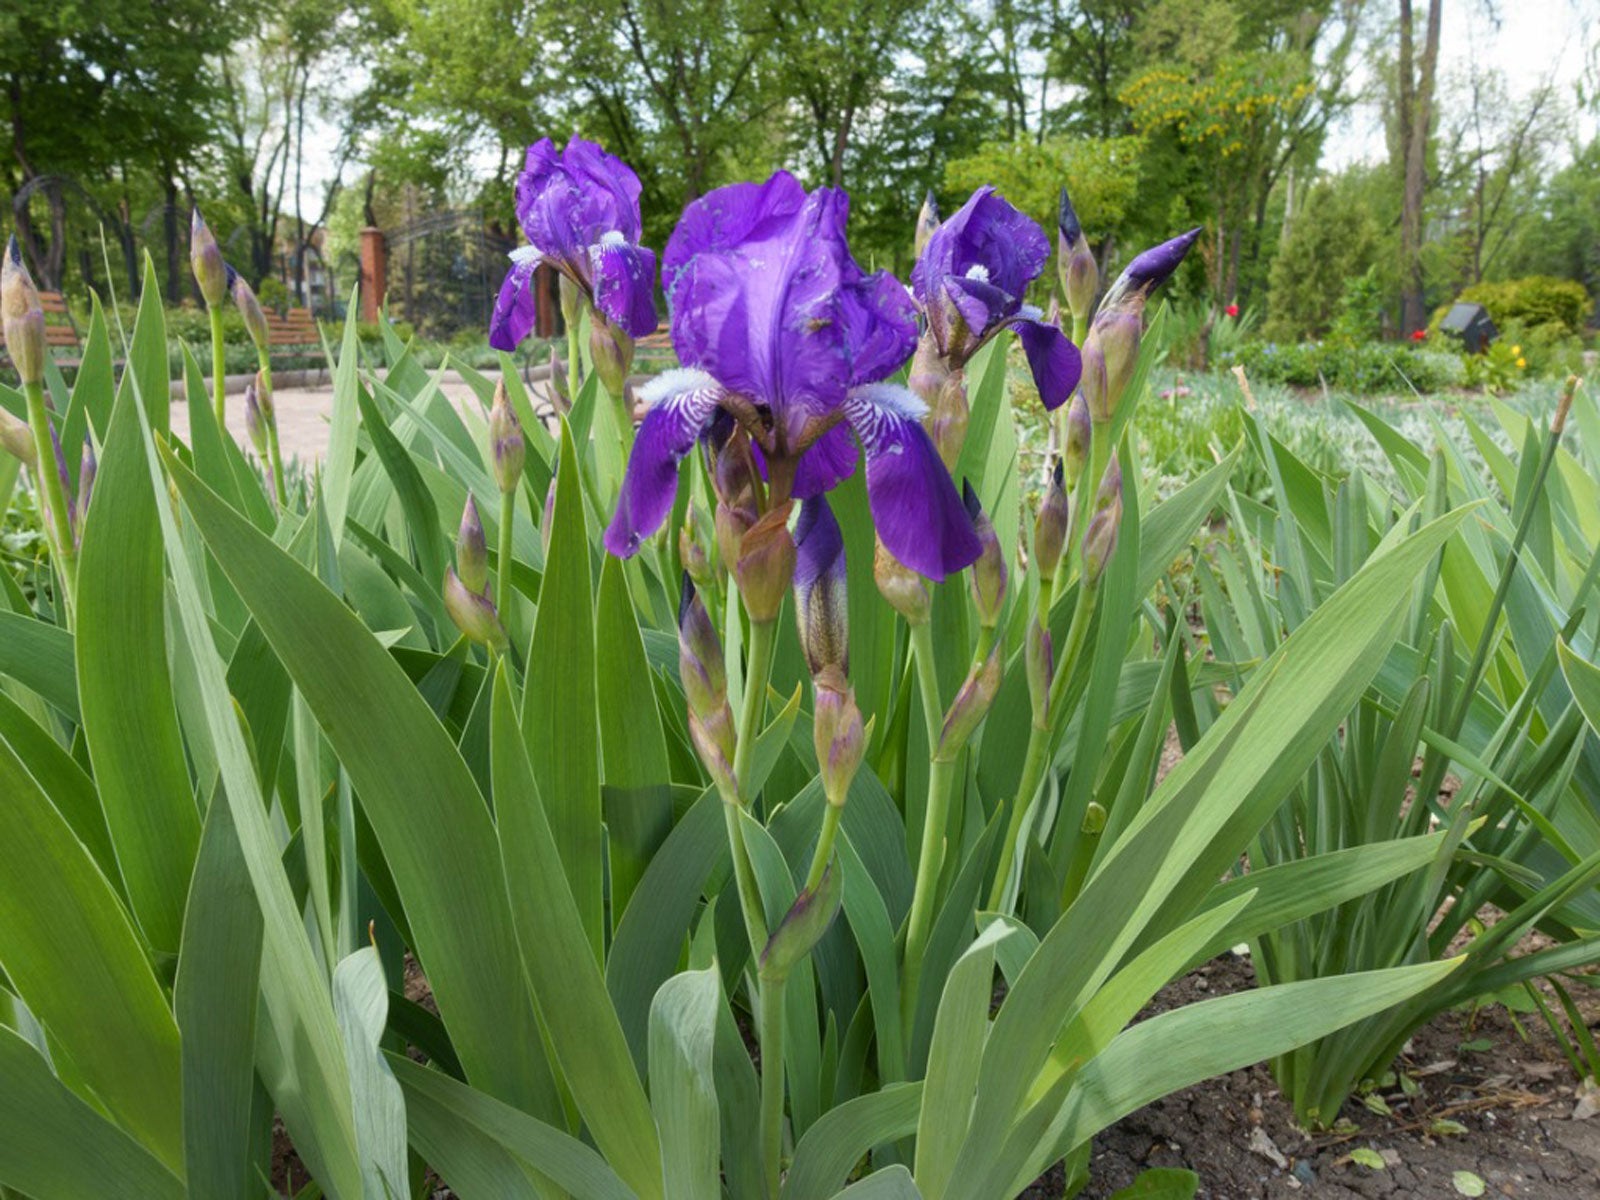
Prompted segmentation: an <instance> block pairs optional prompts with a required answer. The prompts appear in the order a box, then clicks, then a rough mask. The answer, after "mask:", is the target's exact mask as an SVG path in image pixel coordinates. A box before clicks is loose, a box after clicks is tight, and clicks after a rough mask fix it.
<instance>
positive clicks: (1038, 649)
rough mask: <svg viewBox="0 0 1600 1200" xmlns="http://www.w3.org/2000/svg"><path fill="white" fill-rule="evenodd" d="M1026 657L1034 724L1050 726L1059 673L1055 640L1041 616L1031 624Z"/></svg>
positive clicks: (1038, 726)
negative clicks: (1053, 688)
mask: <svg viewBox="0 0 1600 1200" xmlns="http://www.w3.org/2000/svg"><path fill="white" fill-rule="evenodd" d="M1022 657H1023V665H1024V667H1025V668H1026V669H1027V673H1028V696H1029V697H1030V698H1031V699H1032V701H1033V724H1034V726H1035V728H1038V729H1049V728H1050V684H1051V682H1052V681H1053V680H1054V679H1055V675H1056V656H1055V644H1054V643H1053V642H1052V641H1051V638H1050V631H1049V630H1048V629H1046V628H1045V627H1044V625H1043V624H1041V623H1040V621H1039V618H1038V617H1037V616H1035V617H1034V618H1033V620H1032V621H1031V622H1030V623H1029V625H1028V637H1027V642H1026V644H1025V646H1024V647H1023V656H1022Z"/></svg>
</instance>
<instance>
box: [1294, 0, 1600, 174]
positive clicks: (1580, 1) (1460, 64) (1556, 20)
mask: <svg viewBox="0 0 1600 1200" xmlns="http://www.w3.org/2000/svg"><path fill="white" fill-rule="evenodd" d="M1383 7H1386V8H1387V7H1395V6H1393V5H1392V4H1388V5H1384V6H1383ZM1416 8H1417V9H1418V10H1419V11H1418V13H1417V17H1418V28H1417V39H1418V42H1419V46H1418V49H1419V50H1420V48H1421V47H1420V42H1421V38H1422V28H1421V23H1422V20H1423V19H1424V14H1425V13H1426V11H1427V6H1426V4H1425V3H1424V0H1416ZM1442 12H1443V21H1442V24H1441V25H1440V33H1439V79H1440V82H1441V84H1444V83H1445V82H1446V81H1447V80H1448V79H1449V78H1450V77H1452V76H1456V77H1461V76H1465V75H1466V74H1467V73H1468V72H1470V71H1471V70H1472V69H1473V68H1474V66H1475V65H1477V66H1483V65H1490V66H1494V67H1497V68H1498V69H1499V70H1501V71H1502V72H1504V75H1505V79H1506V85H1507V89H1508V90H1509V92H1510V94H1511V97H1512V99H1513V101H1517V100H1522V99H1525V98H1526V97H1528V96H1529V95H1530V94H1532V93H1533V92H1535V91H1536V90H1538V88H1539V87H1541V86H1542V85H1543V83H1544V80H1545V79H1546V78H1547V77H1550V76H1552V75H1553V77H1554V80H1555V84H1556V90H1557V94H1558V95H1559V96H1560V97H1561V98H1562V100H1563V102H1565V103H1567V104H1568V105H1570V104H1571V101H1572V95H1573V92H1572V88H1573V86H1574V85H1575V84H1576V83H1577V82H1578V80H1579V79H1580V78H1581V77H1582V75H1583V71H1584V68H1585V65H1586V64H1585V58H1586V56H1587V55H1593V54H1594V53H1595V49H1594V47H1595V39H1596V38H1600V0H1493V2H1490V3H1486V2H1485V0H1444V3H1443V9H1442ZM1494 15H1498V17H1499V18H1500V19H1499V20H1498V21H1496V20H1495V19H1494ZM1369 51H1373V52H1375V51H1383V52H1385V53H1392V51H1391V50H1390V48H1389V47H1384V46H1376V45H1372V44H1371V43H1369ZM1375 57H1377V55H1376V54H1375V53H1372V52H1369V53H1368V54H1366V55H1364V56H1363V59H1362V61H1363V62H1371V61H1373V59H1374V58H1375ZM1353 82H1354V84H1355V86H1356V88H1358V89H1365V88H1369V87H1370V86H1372V85H1374V84H1375V83H1376V80H1375V78H1374V77H1373V72H1372V71H1371V70H1370V69H1358V71H1357V75H1356V77H1355V79H1354V81H1353ZM1579 134H1580V139H1581V140H1588V139H1589V138H1593V137H1594V136H1595V134H1596V119H1595V114H1594V113H1593V112H1592V111H1591V112H1589V113H1585V114H1583V115H1582V116H1581V117H1580V120H1579ZM1387 153H1388V150H1387V148H1386V146H1385V144H1384V132H1383V124H1382V115H1381V113H1380V111H1379V107H1378V105H1377V104H1376V103H1375V102H1369V103H1363V104H1359V105H1357V106H1356V107H1355V108H1354V109H1353V110H1352V111H1351V113H1350V114H1349V116H1348V117H1347V118H1346V119H1345V120H1343V121H1341V122H1339V123H1338V124H1336V125H1335V126H1334V127H1333V128H1332V129H1331V130H1330V132H1329V137H1328V142H1327V145H1326V147H1325V149H1324V151H1323V166H1324V167H1325V168H1326V169H1328V170H1338V169H1340V168H1342V167H1346V166H1350V165H1352V164H1354V163H1361V162H1377V161H1381V160H1382V159H1383V158H1384V157H1385V155H1386V154H1387Z"/></svg>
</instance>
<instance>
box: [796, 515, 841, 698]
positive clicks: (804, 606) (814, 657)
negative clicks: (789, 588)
mask: <svg viewBox="0 0 1600 1200" xmlns="http://www.w3.org/2000/svg"><path fill="white" fill-rule="evenodd" d="M794 544H795V564H794V601H795V604H794V611H795V620H796V623H797V624H798V625H799V628H800V647H801V649H802V650H804V651H805V656H806V663H807V665H808V666H809V667H810V668H811V674H812V675H813V676H816V675H820V674H821V673H822V671H823V669H824V668H826V667H837V668H838V669H839V670H840V671H841V672H843V671H848V670H849V669H850V605H849V600H848V597H847V595H846V593H845V578H846V576H845V564H844V537H843V536H842V535H841V534H840V532H839V522H838V521H836V520H834V516H833V510H832V509H830V508H829V507H828V502H827V501H826V500H824V499H823V498H822V497H821V496H817V497H815V498H813V499H810V500H807V501H805V502H804V503H802V504H801V505H800V519H799V520H798V521H796V522H795V527H794Z"/></svg>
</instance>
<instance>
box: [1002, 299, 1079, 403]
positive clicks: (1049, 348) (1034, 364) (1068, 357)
mask: <svg viewBox="0 0 1600 1200" xmlns="http://www.w3.org/2000/svg"><path fill="white" fill-rule="evenodd" d="M1015 328H1016V331H1017V337H1018V338H1020V339H1021V341H1022V349H1023V352H1024V353H1026V354H1027V356H1028V366H1029V367H1030V368H1031V369H1032V371H1033V382H1034V385H1035V386H1036V387H1037V388H1038V389H1039V399H1040V400H1042V401H1044V406H1045V408H1047V409H1050V410H1052V411H1054V410H1055V409H1058V408H1060V407H1061V406H1062V405H1063V404H1065V403H1066V402H1067V398H1068V397H1069V396H1071V395H1072V389H1073V388H1075V387H1077V386H1078V378H1079V376H1081V375H1082V374H1083V357H1082V355H1080V354H1079V353H1078V348H1077V347H1076V346H1074V345H1073V344H1072V341H1071V339H1069V338H1068V337H1067V336H1066V334H1064V333H1062V332H1061V330H1059V329H1057V328H1056V327H1055V326H1054V325H1049V324H1046V323H1045V322H1044V321H1031V320H1026V319H1024V320H1019V321H1017V322H1016V323H1015Z"/></svg>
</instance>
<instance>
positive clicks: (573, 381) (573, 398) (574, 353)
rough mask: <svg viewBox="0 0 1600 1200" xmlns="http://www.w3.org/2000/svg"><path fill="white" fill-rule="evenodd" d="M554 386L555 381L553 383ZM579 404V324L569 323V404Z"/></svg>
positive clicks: (571, 321) (569, 321) (570, 320)
mask: <svg viewBox="0 0 1600 1200" xmlns="http://www.w3.org/2000/svg"><path fill="white" fill-rule="evenodd" d="M552 386H554V381H552ZM577 402H578V322H577V321H576V320H572V319H569V320H568V321H567V403H568V404H576V403H577Z"/></svg>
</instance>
